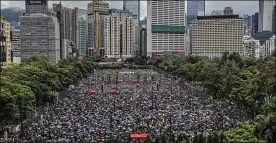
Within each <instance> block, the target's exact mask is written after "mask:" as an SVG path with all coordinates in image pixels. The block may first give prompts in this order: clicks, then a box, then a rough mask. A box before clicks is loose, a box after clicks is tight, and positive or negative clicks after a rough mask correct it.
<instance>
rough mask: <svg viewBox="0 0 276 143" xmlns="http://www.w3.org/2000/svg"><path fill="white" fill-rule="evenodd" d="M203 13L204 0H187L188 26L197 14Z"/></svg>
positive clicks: (201, 14)
mask: <svg viewBox="0 0 276 143" xmlns="http://www.w3.org/2000/svg"><path fill="white" fill-rule="evenodd" d="M204 15H205V0H188V1H187V24H188V25H189V26H190V25H192V23H193V22H194V21H195V20H196V17H197V16H204Z"/></svg>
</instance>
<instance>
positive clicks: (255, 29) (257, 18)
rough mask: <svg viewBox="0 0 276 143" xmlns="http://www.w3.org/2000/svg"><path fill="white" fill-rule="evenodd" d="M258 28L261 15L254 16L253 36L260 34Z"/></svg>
mask: <svg viewBox="0 0 276 143" xmlns="http://www.w3.org/2000/svg"><path fill="white" fill-rule="evenodd" d="M258 27H259V13H255V14H254V15H252V30H251V32H252V34H251V35H253V36H254V35H255V34H256V33H257V32H258Z"/></svg>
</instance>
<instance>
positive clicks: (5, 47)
mask: <svg viewBox="0 0 276 143" xmlns="http://www.w3.org/2000/svg"><path fill="white" fill-rule="evenodd" d="M10 28H11V26H10V23H9V22H8V21H7V20H6V19H5V18H4V17H3V16H1V17H0V56H1V57H0V62H1V63H3V64H7V63H9V62H11V60H12V57H11V37H10V36H11V34H10V31H11V29H10Z"/></svg>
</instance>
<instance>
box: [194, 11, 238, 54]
mask: <svg viewBox="0 0 276 143" xmlns="http://www.w3.org/2000/svg"><path fill="white" fill-rule="evenodd" d="M192 47H193V48H192V54H193V55H199V56H207V57H221V56H222V54H223V53H224V52H230V53H232V52H237V53H239V54H241V55H242V54H243V18H239V15H213V16H198V17H197V20H196V22H195V23H194V24H193V41H192Z"/></svg>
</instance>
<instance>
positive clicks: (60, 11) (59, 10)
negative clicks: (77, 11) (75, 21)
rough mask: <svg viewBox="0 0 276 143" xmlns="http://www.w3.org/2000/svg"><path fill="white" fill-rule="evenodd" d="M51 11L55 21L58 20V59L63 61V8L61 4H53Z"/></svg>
mask: <svg viewBox="0 0 276 143" xmlns="http://www.w3.org/2000/svg"><path fill="white" fill-rule="evenodd" d="M53 11H55V12H56V17H57V20H58V23H59V29H60V58H61V59H63V58H64V57H63V54H62V53H63V51H62V49H63V47H64V45H63V43H64V42H62V41H63V39H65V35H64V31H65V28H64V8H63V6H62V4H61V2H60V3H59V4H53Z"/></svg>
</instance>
